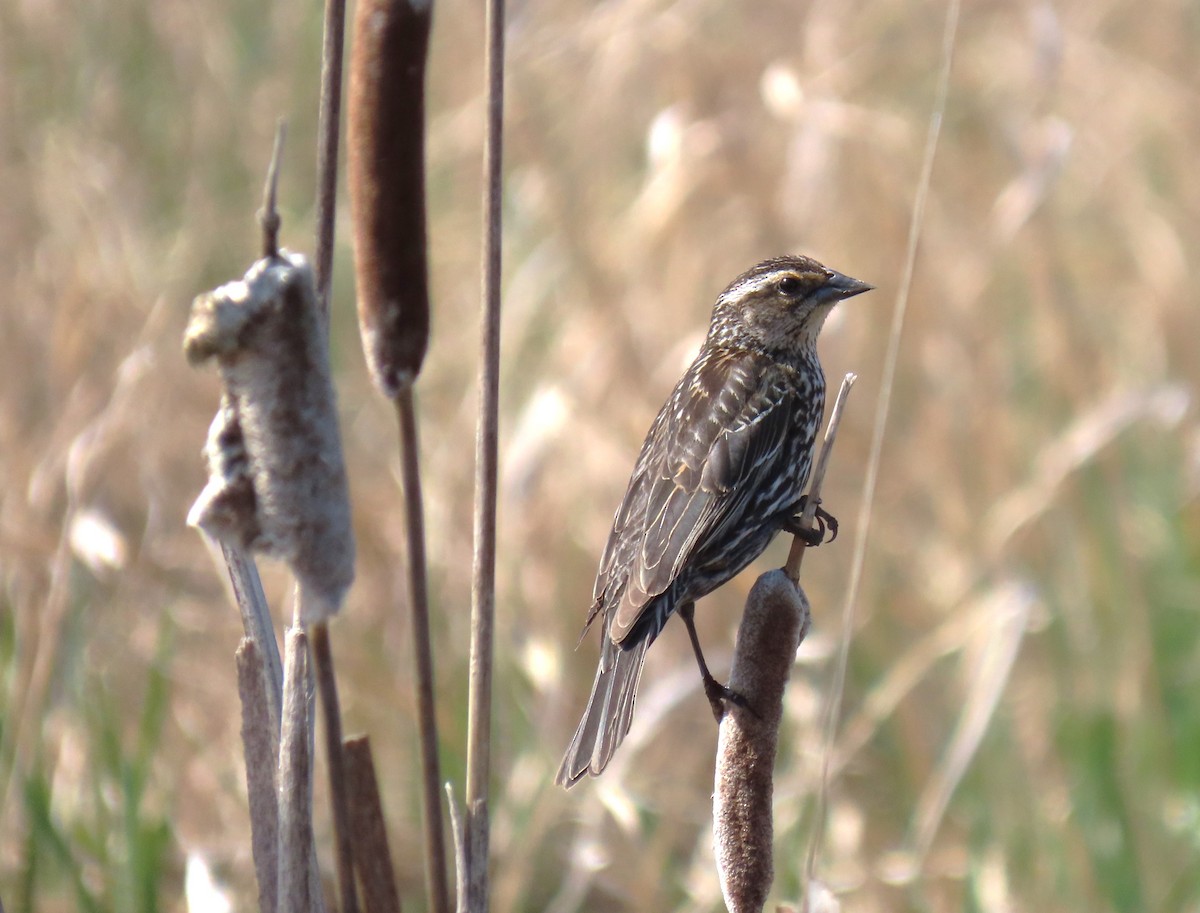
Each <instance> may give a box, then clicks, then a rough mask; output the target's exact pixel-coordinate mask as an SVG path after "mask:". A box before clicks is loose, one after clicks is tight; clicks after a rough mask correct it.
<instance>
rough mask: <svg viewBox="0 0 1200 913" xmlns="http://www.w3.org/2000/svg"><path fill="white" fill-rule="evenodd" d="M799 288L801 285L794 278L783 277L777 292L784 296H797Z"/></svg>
mask: <svg viewBox="0 0 1200 913" xmlns="http://www.w3.org/2000/svg"><path fill="white" fill-rule="evenodd" d="M801 288H802V283H801V282H800V280H799V279H797V278H796V277H795V276H784V277H783V278H782V279H780V280H779V291H781V292H782V293H783V294H785V295H798V294H800V289H801Z"/></svg>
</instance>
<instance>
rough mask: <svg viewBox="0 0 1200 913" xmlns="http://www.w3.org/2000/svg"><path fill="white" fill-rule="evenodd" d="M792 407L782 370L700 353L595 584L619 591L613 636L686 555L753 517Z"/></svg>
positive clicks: (656, 432)
mask: <svg viewBox="0 0 1200 913" xmlns="http://www.w3.org/2000/svg"><path fill="white" fill-rule="evenodd" d="M796 405H797V404H796V397H795V395H794V385H793V383H792V379H791V378H790V377H789V376H788V374H787V369H786V368H784V367H782V366H779V365H777V364H775V363H773V362H770V361H768V360H767V359H766V358H765V357H763V356H759V355H756V354H755V353H750V352H735V353H728V352H722V353H719V354H713V355H712V356H711V357H709V358H707V359H706V358H705V357H704V356H703V355H702V356H701V358H699V359H697V361H696V363H695V364H694V365H693V366H692V368H691V369H690V370H689V371H688V373H687V374H685V375H684V377H683V379H682V380H681V381H680V383H679V385H678V386H677V387H676V388H675V392H674V393H673V394H672V396H671V398H670V399H669V400H668V401H667V404H666V405H665V406H664V407H663V410H662V412H660V413H659V416H658V418H657V419H656V420H655V423H654V425H653V426H652V429H651V434H650V435H649V436H648V437H647V441H646V445H644V446H643V449H642V456H641V458H639V460H638V465H637V467H636V468H635V471H634V476H633V478H632V479H631V480H630V486H629V489H628V490H627V492H626V497H625V501H624V502H623V503H622V506H621V508H620V509H619V510H618V511H617V523H615V524H614V528H613V533H612V536H610V539H609V546H608V548H607V549H606V552H605V559H604V561H603V562H602V565H601V569H602V573H601V577H602V578H603V580H600V579H598V580H597V594H598V596H599V595H600V594H601V593H602V592H604V593H607V594H608V595H609V596H610V597H616V596H617V592H616V591H617V590H619V591H620V594H619V601H616V604H615V610H614V611H612V613H611V617H610V622H609V636H610V637H611V638H612V639H613V640H614V641H615V642H617V643H622V641H623V640H624V638H626V637H627V636H628V635H629V633H630V632H631V631H633V630H635V629H636V628H637V627H638V623H639V621H641V620H642V618H643V615H644V613H645V612H646V611H647V610H648V608H649V606H650V603H651V602H652V601H653V600H654V599H655V598H656V597H658V596H660V595H662V594H663V593H665V592H666V591H667V590H668V588H670V587H671V585H672V584H673V583H674V582H675V581H676V579H677V577H678V576H679V575H680V573H681V571H682V570H683V568H684V565H685V564H686V563H687V561H688V560H689V559H690V558H692V557H693V556H696V555H702V554H704V553H705V552H707V551H708V550H709V548H710V547H716V546H719V545H720V543H721V542H722V541H723V540H724V537H726V536H730V535H737V534H738V530H737V526H738V524H742V523H744V522H746V520H747V518H748V517H753V510H752V509H750V508H753V504H751V503H750V501H752V500H753V499H756V498H758V497H760V496H761V494H762V492H764V491H767V490H770V489H771V488H772V487H773V485H774V480H771V479H769V478H767V477H766V475H767V474H769V473H772V472H777V467H779V466H780V465H786V461H780V460H778V459H771V457H772V456H775V455H777V454H778V452H779V450H780V448H781V447H784V446H787V442H788V439H789V437H791V435H790V434H789V432H790V430H791V429H792V428H793V425H794V421H793V419H794V418H795V411H796ZM756 476H762V478H756ZM780 481H783V480H780ZM631 502H632V503H631ZM639 520H640V522H641V525H640V528H639V525H638V521H639ZM618 551H621V552H622V553H621V554H617V552H618ZM614 601H615V600H614ZM610 604H611V603H610Z"/></svg>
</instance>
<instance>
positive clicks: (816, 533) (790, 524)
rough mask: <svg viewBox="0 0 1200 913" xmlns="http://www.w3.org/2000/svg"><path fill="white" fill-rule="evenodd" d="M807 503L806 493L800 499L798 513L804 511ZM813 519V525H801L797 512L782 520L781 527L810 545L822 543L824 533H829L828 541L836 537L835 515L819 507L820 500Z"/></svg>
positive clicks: (836, 523) (836, 522) (814, 545)
mask: <svg viewBox="0 0 1200 913" xmlns="http://www.w3.org/2000/svg"><path fill="white" fill-rule="evenodd" d="M807 504H808V495H805V496H804V497H803V498H801V499H800V506H799V512H800V514H802V513H803V512H804V508H805V505H807ZM813 521H814V522H815V523H816V524H817V525H816V526H815V527H808V526H803V525H801V519H800V515H799V514H797V515H796V516H794V517H788V518H787V520H785V521H784V524H783V528H784V530H785V531H786V532H789V533H791V534H792V535H793V536H797V537H799V538H800V539H801V540H802V541H803V542H804V544H805V545H807V546H811V547H816V546H818V545H821V544H823V543H824V542H825V541H826V540H825V534H826V533H830V534H831V535H830V536H829V541H830V542H832V541H833V540H834V539H836V538H837V535H838V521H837V517H835V516H834V515H833V514H831V513H830V512H829V511H827V510H826V509H825V508H823V507H821V506H820V502H818V503H817V510H816V513H815V514H813Z"/></svg>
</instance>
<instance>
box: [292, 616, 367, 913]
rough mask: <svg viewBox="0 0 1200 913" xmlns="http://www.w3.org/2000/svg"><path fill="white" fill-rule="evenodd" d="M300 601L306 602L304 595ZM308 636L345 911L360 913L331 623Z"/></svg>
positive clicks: (310, 630)
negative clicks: (356, 889) (319, 709)
mask: <svg viewBox="0 0 1200 913" xmlns="http://www.w3.org/2000/svg"><path fill="white" fill-rule="evenodd" d="M301 596H303V594H301ZM300 601H301V605H303V598H301V600H300ZM301 614H303V612H302V613H301ZM308 639H309V644H310V645H311V647H312V659H313V666H314V667H315V671H316V679H317V692H318V693H319V694H320V695H321V720H322V722H323V723H324V724H325V725H324V731H325V763H326V766H327V768H328V770H329V797H330V800H331V804H332V805H333V837H334V842H335V845H336V849H337V856H336V858H337V873H338V889H339V891H340V893H341V898H342V909H341V913H357V911H358V895H357V893H356V892H355V890H354V845H353V843H352V842H351V837H350V799H349V796H348V795H347V783H346V764H345V758H344V756H343V755H342V711H341V705H340V703H339V701H338V692H337V676H336V675H335V674H334V671H333V648H332V647H331V646H330V643H329V625H327V624H326V623H325V622H324V621H320V622H317V623H316V624H314V625H311V626H310V627H309V628H308Z"/></svg>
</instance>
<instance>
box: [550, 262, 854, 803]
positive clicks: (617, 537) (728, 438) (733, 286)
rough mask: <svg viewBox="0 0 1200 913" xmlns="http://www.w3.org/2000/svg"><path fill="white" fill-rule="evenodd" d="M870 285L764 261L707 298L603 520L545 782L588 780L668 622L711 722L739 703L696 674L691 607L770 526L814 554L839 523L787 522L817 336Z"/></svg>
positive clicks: (812, 420)
mask: <svg viewBox="0 0 1200 913" xmlns="http://www.w3.org/2000/svg"><path fill="white" fill-rule="evenodd" d="M872 287H873V286H870V285H868V284H867V283H865V282H862V281H860V280H858V279H851V278H850V277H849V276H844V275H842V274H841V273H839V272H835V271H834V270H831V269H828V268H827V267H825V266H822V265H821V264H820V263H818V262H817V261H816V260H812V259H810V258H808V257H777V258H775V259H772V260H764V261H763V262H762V263H759V264H758V265H757V266H755V267H753V268H752V269H749V270H747V271H746V272H744V273H742V275H740V276H738V277H737V278H736V279H734V280H733V282H731V283H730V284H729V287H728V288H726V289H725V291H723V292H722V293H721V294H720V296H719V297H718V298H717V303H716V306H715V307H714V308H713V313H712V322H711V323H710V325H709V329H708V336H707V338H706V339H705V340H704V345H703V346H702V347H701V349H700V354H699V355H697V356H696V360H695V361H694V362H692V365H691V367H690V368H688V370H687V372H686V373H685V374H684V375H683V378H682V379H681V380H680V381H679V383H678V384H677V385H676V386H675V390H674V391H673V392H672V393H671V396H670V398H669V399H668V400H667V402H666V403H665V404H664V405H663V407H662V409H661V410H660V411H659V413H658V416H657V417H656V418H655V419H654V423H653V424H652V425H651V426H650V431H649V432H648V433H647V435H646V440H645V442H644V443H643V444H642V450H641V453H640V454H639V455H638V459H637V463H636V465H635V466H634V469H633V475H632V477H631V478H630V480H629V486H628V488H627V489H626V491H625V497H624V499H623V500H622V501H621V506H620V507H619V508H617V512H616V516H615V517H614V519H613V528H612V532H611V533H610V534H609V537H608V544H607V545H606V546H605V549H604V556H603V557H602V558H601V559H600V570H599V572H598V573H597V575H596V584H595V588H594V590H593V602H592V607H591V611H590V612H589V613H588V617H587V623H586V625H585V626H584V632H585V633H586V632H587V629H588V628H589V627H590V626H591V624H592V623H593V622H594V621H596V620H597V619H600V621H601V627H602V629H603V633H602V643H601V646H600V667H599V669H598V670H597V671H596V680H595V682H594V683H593V684H592V693H591V696H590V697H589V698H588V704H587V708H586V709H585V710H584V712H583V719H582V721H581V722H580V723H579V728H578V729H576V730H575V736H574V737H573V738H572V739H571V744H570V746H569V747H568V748H567V753H566V756H565V757H564V758H563V761H562V766H561V767H560V768H559V771H558V776H557V778H556V782H558V783H560V784H562V785H563V786H566V787H570V786H573V785H574V784H575V783H577V782H578V781H579V780H580V779H582V778H583V777H584V775H586V774H591V775H592V776H596V775H597V774H599V773H600V772H601V771H602V770H604V768H605V767H606V766H607V765H608V762H609V761H610V760H611V759H612V756H613V752H614V751H616V749H617V746H618V745H620V744H621V741H622V739H624V738H625V735H626V733H628V732H629V726H630V722H631V720H632V718H633V704H634V698H635V697H636V696H637V687H638V681H639V679H640V678H641V674H642V663H643V661H644V660H645V657H646V649H647V648H648V647H649V646H650V644H651V643H653V641H654V639H655V638H656V637H657V636H658V634H659V632H660V631H662V629H663V626H664V625H665V624H666V623H667V619H668V618H670V617H671V614H672V613H675V612H677V613H678V614H679V616H680V617H681V618H682V619H683V621H684V623H685V624H686V625H687V629H688V635H689V637H690V639H691V643H692V648H693V650H694V651H695V654H696V660H697V662H698V663H699V666H700V674H701V676H702V677H703V679H704V690H705V694H706V695H707V696H708V699H709V701H710V702H711V703H712V706H713V712H714V714H715V715H717V716H718V718H719V717H720V714H721V712H722V702H723V701H726V700H733V701H737V700H738V696H737V695H736V694H734V693H733V692H731V691H730V690H729V689H728V688H726V687H725V686H723V685H721V684H720V683H718V682H717V681H716V680H715V679H714V678H713V676H712V674H711V673H710V672H709V671H708V667H707V665H706V664H705V662H704V656H703V654H702V653H701V651H700V643H699V640H698V639H697V637H696V629H695V625H694V623H693V609H694V603H695V601H696V600H697V599H699V598H700V597H702V596H705V595H707V594H708V593H711V592H712V591H713V590H715V589H716V588H717V587H719V586H720V585H721V584H723V583H725V582H726V581H727V580H729V579H731V578H732V577H734V576H735V575H736V574H738V573H739V572H740V571H741V570H742V569H743V568H745V567H746V565H748V564H749V563H750V562H751V561H753V560H754V559H755V558H757V557H758V556H759V555H760V554H762V551H763V549H765V548H766V547H767V544H768V543H769V542H770V541H771V539H772V538H774V536H775V534H776V533H777V532H779V531H780V530H781V529H786V530H788V531H790V532H794V533H797V534H800V535H802V536H804V537H805V540H806V541H807V542H808V543H809V544H813V545H815V544H818V543H819V542H820V541H821V540H822V539H823V538H824V533H825V531H826V523H828V528H829V529H830V530H832V531H833V533H834V535H836V533H837V524H836V521H834V520H833V518H832V517H831V516H829V515H828V514H826V513H825V512H824V511H818V516H819V517H821V518H822V521H823V522H821V524H820V525H819V527H818V529H817V530H815V531H813V532H812V533H808V532H807V531H804V530H801V529H800V528H799V526H798V525H797V523H796V517H797V514H798V513H799V512H800V510H801V509H802V507H803V503H804V498H803V492H804V486H805V484H806V483H807V481H808V474H809V469H810V468H811V466H812V458H813V444H814V441H815V440H816V436H817V428H818V426H819V425H820V422H821V417H822V415H823V413H824V411H825V375H824V373H823V372H822V371H821V363H820V362H819V361H818V360H817V346H816V343H817V334H818V333H820V331H821V327H822V325H823V324H824V323H825V318H826V317H827V316H828V314H829V312H830V310H832V308H833V306H834V305H835V304H837V303H838V302H839V301H841V300H842V299H844V298H849V297H851V296H853V295H859V294H861V293H863V292H866V291H869V290H870V289H871V288H872Z"/></svg>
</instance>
